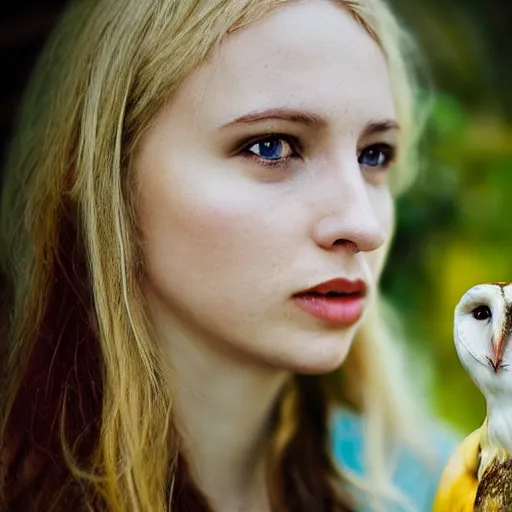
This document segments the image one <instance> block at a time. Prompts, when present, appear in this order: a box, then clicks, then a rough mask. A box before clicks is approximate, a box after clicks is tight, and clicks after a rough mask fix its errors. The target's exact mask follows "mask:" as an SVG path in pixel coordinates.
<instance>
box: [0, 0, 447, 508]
mask: <svg viewBox="0 0 512 512" xmlns="http://www.w3.org/2000/svg"><path fill="white" fill-rule="evenodd" d="M407 51H408V43H407V38H406V37H405V35H404V34H403V32H402V31H401V29H400V28H399V26H398V25H397V23H396V21H395V20H394V18H393V16H392V15H391V13H390V12H389V10H388V8H387V7H386V5H385V4H384V3H383V2H382V1H381V0H350V1H348V0H346V1H345V0H337V1H335V0H324V1H317V0H315V1H313V0H303V1H293V0H288V1H287V0H145V1H143V2H141V1H140V0H124V1H122V2H121V1H119V0H97V1H87V0H85V1H83V0H82V1H75V2H72V3H71V4H70V5H69V7H68V9H67V11H66V13H65V14H64V16H63V18H62V20H61V22H60V23H59V25H58V27H57V28H56V30H55V33H54V34H53V37H52V38H51V40H50V41H49V43H48V45H47V48H46V50H45V52H44V54H43V56H42V58H41V60H40V62H39V64H38V67H37V70H36V72H35V75H34V77H33V80H32V82H31V84H30V87H29V90H28V92H27V95H26V98H25V101H24V104H23V108H22V110H21V114H20V122H19V125H18V127H17V132H16V134H15V137H14V140H13V144H12V149H11V151H10V155H9V158H8V161H7V165H6V167H5V169H4V173H5V181H4V186H3V193H2V203H1V205H2V212H1V222H2V228H1V245H0V250H1V258H0V263H1V272H2V279H3V281H4V282H3V283H2V288H1V290H2V305H1V308H2V309H1V311H2V315H3V317H2V323H1V329H2V334H1V336H2V347H3V348H5V350H3V358H4V359H3V361H4V362H3V365H4V366H3V368H5V371H4V373H3V377H4V378H3V382H2V386H3V387H2V389H3V393H2V402H1V403H2V408H1V420H2V423H1V430H0V432H1V441H2V452H1V454H2V457H1V458H2V461H3V470H2V476H3V483H2V485H1V489H2V490H1V497H2V498H1V499H2V500H3V502H2V503H3V504H4V506H5V508H7V510H29V511H41V510H45V511H51V510H56V511H71V510H73V511H79V510H89V511H91V510H94V511H108V512H114V511H115V512H117V511H119V512H121V511H151V512H157V511H165V510H172V511H185V510H187V511H194V512H195V511H228V512H229V511H239V510H244V511H257V512H265V511H270V510H273V511H288V512H301V511H304V512H305V511H335V510H336V511H349V510H352V511H353V510H360V509H361V507H371V508H372V509H375V510H377V509H378V505H379V504H381V505H382V507H387V508H384V509H385V510H391V511H398V510H402V509H404V510H405V508H403V507H406V506H408V507H409V508H407V510H424V511H426V510H429V508H430V506H431V502H432V498H433V495H434V491H435V487H436V484H437V478H438V475H439V471H440V469H441V467H442V465H443V461H444V458H443V457H444V453H445V451H446V448H445V447H444V446H443V443H444V441H442V440H441V438H439V436H438V435H437V434H435V429H434V428H433V427H432V423H431V422H429V421H424V417H425V415H424V414H423V410H422V407H421V406H420V405H419V403H417V402H416V398H415V396H414V393H412V392H410V389H411V386H410V383H409V382H406V380H405V377H403V372H402V370H401V364H400V361H401V360H402V359H403V358H402V357H401V356H400V355H399V351H398V350H397V348H396V346H395V345H394V344H393V343H392V342H391V340H390V336H389V335H387V334H386V329H385V327H384V323H383V321H382V313H381V308H380V307H379V298H378V282H379V276H380V274H381V271H382V267H383V264H384V260H385V256H386V252H387V248H388V247H389V245H390V240H391V236H392V232H393V198H394V196H395V195H396V194H397V193H398V192H400V191H401V190H403V189H404V187H405V186H406V184H407V183H408V182H410V179H411V176H412V175H413V173H414V172H413V167H414V155H413V153H414V151H413V150H414V142H415V140H416V138H417V137H416V135H417V131H418V130H417V129H418V127H419V124H418V118H417V116H416V112H417V110H416V109H415V89H414V84H413V81H412V79H411V75H410V72H409V70H408V66H407V65H406V53H407ZM4 340H6V342H5V341H4ZM422 454H426V455H422ZM429 456H430V457H429ZM407 504H409V505H407Z"/></svg>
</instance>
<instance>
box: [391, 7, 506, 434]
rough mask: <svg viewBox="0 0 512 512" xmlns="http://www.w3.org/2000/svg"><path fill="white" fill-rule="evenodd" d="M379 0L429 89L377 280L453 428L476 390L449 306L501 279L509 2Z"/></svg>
mask: <svg viewBox="0 0 512 512" xmlns="http://www.w3.org/2000/svg"><path fill="white" fill-rule="evenodd" d="M391 3H392V5H393V6H394V7H395V11H396V12H397V13H398V14H399V16H401V18H402V21H403V22H404V23H405V24H406V26H407V27H409V29H410V31H411V32H413V34H414V35H415V37H416V40H417V41H418V43H419V47H420V51H421V53H422V55H423V61H424V62H423V67H424V68H426V72H427V75H428V77H429V80H430V82H431V84H430V85H429V88H433V89H434V91H435V93H434V100H433V104H432V110H431V115H430V118H429V121H428V124H427V127H426V132H425V136H424V140H423V144H422V162H421V163H422V169H421V172H420V175H419V178H418V181H417V182H416V184H415V185H414V186H413V188H412V189H411V190H410V192H408V193H407V194H406V195H405V196H403V197H402V198H400V200H399V203H398V226H397V228H398V229H397V236H396V239H395V244H394V246H393V249H392V252H391V255H390V259H389V265H388V268H387V270H386V272H385V275H384V277H383V283H382V290H383V293H384V294H385V296H386V297H387V298H388V299H389V300H390V301H391V303H392V304H394V305H395V309H397V311H398V312H399V313H400V315H401V317H402V319H403V320H404V322H405V330H406V334H407V339H408V340H409V342H410V343H412V344H414V346H413V348H414V349H415V354H416V356H415V357H416V360H419V361H420V365H421V366H423V368H424V369H425V374H426V375H428V376H429V377H430V378H431V379H432V384H433V397H432V405H433V407H434V409H435V410H436V412H437V413H438V414H439V415H440V416H441V417H442V418H443V419H445V420H446V421H448V422H449V423H450V424H452V425H453V426H454V427H456V428H457V429H458V430H460V431H461V432H463V433H465V432H469V431H471V430H473V429H475V428H477V427H478V426H480V424H481V423H482V421H483V419H484V417H485V402H484V400H483V397H482V396H481V394H480V392H479V391H478V389H477V388H476V387H475V386H474V385H473V383H472V382H471V380H470V379H469V377H468V375H467V374H466V373H465V372H464V370H463V369H462V367H461V365H460V363H459V360H458V359H457V356H456V353H455V348H454V345H453V338H452V326H453V324H452V321H453V310H454V308H455V305H456V304H457V302H458V301H459V299H460V297H461V296H462V294H463V293H464V292H465V291H466V290H467V289H468V288H470V287H471V286H473V285H474V284H478V283H481V282H488V281H512V275H511V274H512V269H511V263H510V260H511V256H512V217H511V215H510V214H511V212H512V91H511V89H512V87H511V83H512V59H511V57H510V53H511V50H512V36H511V34H512V2H510V0H507V1H506V2H505V1H501V2H500V1H493V2H490V1H489V0H487V1H486V0H459V1H457V0H449V1H446V0H444V1H442V0H393V1H392V2H391ZM416 364H417V363H416Z"/></svg>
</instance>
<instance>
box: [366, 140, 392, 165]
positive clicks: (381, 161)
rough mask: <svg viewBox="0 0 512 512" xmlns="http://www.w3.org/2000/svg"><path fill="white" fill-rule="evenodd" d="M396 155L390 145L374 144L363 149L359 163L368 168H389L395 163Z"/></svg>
mask: <svg viewBox="0 0 512 512" xmlns="http://www.w3.org/2000/svg"><path fill="white" fill-rule="evenodd" d="M394 154H395V150H394V148H393V147H392V146H390V145H389V144H374V145H373V146H368V147H367V148H365V149H363V150H362V151H361V153H359V155H358V157H357V161H358V162H359V165H365V166H367V167H387V166H388V165H389V164H390V163H391V162H392V161H393V157H394Z"/></svg>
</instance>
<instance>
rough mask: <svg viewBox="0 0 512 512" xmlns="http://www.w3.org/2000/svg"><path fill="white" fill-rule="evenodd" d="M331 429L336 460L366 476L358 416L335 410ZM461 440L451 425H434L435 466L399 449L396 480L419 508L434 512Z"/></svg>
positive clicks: (396, 509) (397, 511)
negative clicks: (445, 472)
mask: <svg viewBox="0 0 512 512" xmlns="http://www.w3.org/2000/svg"><path fill="white" fill-rule="evenodd" d="M331 433H332V438H331V442H332V447H333V456H334V459H335V460H336V462H337V463H338V464H339V465H340V466H341V467H342V468H344V469H347V470H350V471H352V472H354V473H355V474H357V475H358V476H363V475H364V474H365V469H364V461H363V457H364V454H363V436H362V425H361V420H360V419H359V417H358V416H357V415H355V414H353V413H350V412H345V411H339V412H336V413H335V414H334V416H333V421H332V428H331ZM460 441H461V439H459V437H458V436H457V435H456V434H455V433H454V432H451V431H449V430H448V429H444V428H441V427H436V428H433V429H432V439H431V444H432V447H433V450H435V451H436V453H435V454H434V456H435V459H436V465H435V467H432V466H428V467H427V466H426V464H424V463H422V462H421V461H420V460H418V458H417V457H415V456H414V455H413V454H411V453H410V452H408V451H406V450H403V449H402V450H399V451H397V452H396V456H397V462H396V465H395V466H394V467H396V471H395V473H394V475H393V481H394V483H395V484H396V486H397V487H398V488H399V489H400V490H401V491H402V492H403V493H404V494H405V495H406V496H407V497H408V499H409V500H410V501H411V502H412V504H413V506H414V507H415V509H414V510H415V511H416V512H431V510H432V503H433V499H434V495H435V492H436V489H437V485H438V482H439V477H440V475H441V471H442V469H443V467H444V465H445V464H446V462H447V459H448V457H449V456H450V455H451V453H452V451H453V450H454V448H455V446H456V445H457V444H458V443H459V442H460ZM362 510H363V511H364V512H367V511H368V512H369V511H371V510H372V509H371V508H370V507H369V506H368V507H363V509H362ZM402 510H403V509H402V507H401V506H399V505H397V504H393V505H390V506H389V512H401V511H402Z"/></svg>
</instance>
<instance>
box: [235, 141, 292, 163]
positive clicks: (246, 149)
mask: <svg viewBox="0 0 512 512" xmlns="http://www.w3.org/2000/svg"><path fill="white" fill-rule="evenodd" d="M273 141H282V142H285V143H286V144H288V145H289V146H290V150H291V154H290V155H289V156H287V157H285V158H276V159H268V158H262V157H260V156H259V155H257V154H255V153H254V152H253V151H250V149H251V148H252V147H253V146H256V145H257V144H263V143H264V142H273ZM299 147H300V144H299V141H298V139H296V138H295V137H292V136H290V135H286V134H283V133H268V134H266V135H264V136H262V137H258V138H257V139H253V140H251V141H250V142H248V143H246V144H245V145H244V146H243V149H242V154H244V155H245V156H247V157H248V158H251V159H253V160H255V162H256V163H257V164H258V165H263V166H265V167H284V166H285V165H286V163H287V162H288V160H290V159H291V158H298V157H299V158H300V151H299Z"/></svg>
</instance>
